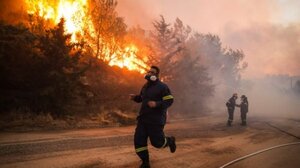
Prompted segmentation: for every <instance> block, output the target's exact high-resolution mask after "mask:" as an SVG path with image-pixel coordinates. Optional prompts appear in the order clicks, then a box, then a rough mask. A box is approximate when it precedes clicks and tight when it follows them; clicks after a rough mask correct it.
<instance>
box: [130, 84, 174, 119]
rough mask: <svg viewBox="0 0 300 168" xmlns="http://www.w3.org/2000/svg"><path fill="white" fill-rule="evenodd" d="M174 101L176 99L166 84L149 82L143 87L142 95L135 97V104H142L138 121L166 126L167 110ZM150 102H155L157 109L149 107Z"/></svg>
mask: <svg viewBox="0 0 300 168" xmlns="http://www.w3.org/2000/svg"><path fill="white" fill-rule="evenodd" d="M173 100H174V98H173V96H172V95H171V92H170V89H169V88H168V86H167V85H166V84H164V83H162V82H161V81H160V80H156V81H155V82H147V83H146V84H145V85H144V86H143V88H142V90H141V92H140V95H137V96H135V97H134V101H135V102H137V103H142V105H141V108H140V111H139V116H138V117H137V119H138V121H141V122H143V123H148V124H158V125H164V124H166V112H167V108H168V107H170V106H171V105H172V103H173ZM149 101H155V102H156V107H154V108H151V107H149V106H148V102H149Z"/></svg>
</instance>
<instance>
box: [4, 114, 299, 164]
mask: <svg viewBox="0 0 300 168" xmlns="http://www.w3.org/2000/svg"><path fill="white" fill-rule="evenodd" d="M225 123H226V116H222V115H212V116H206V117H200V118H195V119H188V120H184V119H182V120H176V121H174V120H173V121H171V122H170V123H168V124H167V126H166V131H165V132H166V134H167V135H174V136H175V137H176V139H177V151H176V153H174V154H171V153H170V152H169V149H162V150H161V149H155V148H153V147H149V151H150V159H151V166H152V167H154V168H155V167H157V168H165V167H172V168H174V167H175V168H176V167H178V168H181V167H184V168H186V167H191V168H194V167H197V168H202V167H203V168H215V167H220V166H221V165H224V164H225V163H228V162H230V161H232V160H234V159H236V158H239V157H242V156H244V155H247V154H250V153H253V152H255V151H258V150H261V149H265V148H269V147H272V146H276V145H280V144H284V143H291V142H299V141H300V139H298V138H297V137H300V120H297V119H288V118H268V119H266V118H263V117H253V116H252V117H249V120H248V123H249V125H248V126H247V127H243V126H240V125H239V121H238V120H237V121H235V123H234V124H233V126H232V127H226V125H225ZM134 129H135V127H134V126H128V127H121V128H96V129H82V130H65V131H43V132H25V133H24V132H23V133H16V132H1V133H0V167H1V168H9V167H15V168H16V167H17V168H23V167H24V168H25V167H32V168H34V167H37V168H43V167H45V168H50V167H55V168H56V167H57V168H65V167H74V168H78V167H79V168H83V167H101V168H102V167H128V168H132V167H138V166H139V164H140V161H139V159H138V158H137V156H136V155H135V153H134V148H133V132H134ZM292 135H294V136H292ZM149 144H150V143H149ZM299 156H300V145H294V146H291V147H289V146H287V147H283V148H280V149H274V150H272V151H268V152H265V153H262V154H259V155H255V156H253V157H250V158H247V159H245V160H242V161H240V162H238V163H235V164H233V165H230V166H228V167H229V168H239V167H242V168H244V167H246V168H247V167H249V168H250V167H257V168H259V167H264V168H265V167H266V168H268V167H270V168H271V167H272V168H276V167H288V168H294V167H295V168H299V167H300V159H299Z"/></svg>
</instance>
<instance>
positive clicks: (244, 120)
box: [241, 112, 247, 125]
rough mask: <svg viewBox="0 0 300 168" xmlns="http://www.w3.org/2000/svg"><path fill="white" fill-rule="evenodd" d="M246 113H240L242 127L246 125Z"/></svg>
mask: <svg viewBox="0 0 300 168" xmlns="http://www.w3.org/2000/svg"><path fill="white" fill-rule="evenodd" d="M246 115H247V113H246V112H242V113H241V118H242V125H247V121H246V117H247V116H246Z"/></svg>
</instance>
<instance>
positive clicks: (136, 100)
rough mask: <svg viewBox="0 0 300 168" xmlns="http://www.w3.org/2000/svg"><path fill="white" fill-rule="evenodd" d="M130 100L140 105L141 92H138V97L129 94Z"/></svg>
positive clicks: (141, 99)
mask: <svg viewBox="0 0 300 168" xmlns="http://www.w3.org/2000/svg"><path fill="white" fill-rule="evenodd" d="M129 96H130V99H131V100H133V101H135V102H137V103H140V102H142V101H143V97H142V91H141V92H140V94H139V95H135V94H130V95H129Z"/></svg>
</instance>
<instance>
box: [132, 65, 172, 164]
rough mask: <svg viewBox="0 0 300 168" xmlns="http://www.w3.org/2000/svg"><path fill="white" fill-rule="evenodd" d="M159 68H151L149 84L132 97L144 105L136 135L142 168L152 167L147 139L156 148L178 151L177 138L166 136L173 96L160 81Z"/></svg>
mask: <svg viewBox="0 0 300 168" xmlns="http://www.w3.org/2000/svg"><path fill="white" fill-rule="evenodd" d="M159 71H160V70H159V68H158V67H157V66H151V68H150V70H149V71H148V72H147V74H146V76H145V79H146V80H147V83H146V84H145V85H144V86H143V87H142V89H141V92H140V94H139V95H134V94H131V95H130V99H131V100H133V101H135V102H137V103H142V104H141V108H140V111H139V115H138V117H137V126H136V129H135V133H134V146H135V151H136V154H137V155H138V156H139V157H140V159H141V160H142V164H141V166H140V167H141V168H145V167H150V164H149V152H148V147H147V139H148V137H149V138H150V141H151V144H152V146H154V147H156V148H165V147H167V146H168V147H169V148H170V151H171V153H174V152H175V150H176V144H175V138H174V137H173V136H171V137H167V136H165V134H164V126H165V124H166V113H167V109H168V107H170V106H171V105H172V103H173V99H174V98H173V96H172V94H171V92H170V90H169V88H168V86H167V85H166V84H164V83H163V82H161V81H160V80H159V78H158V77H159Z"/></svg>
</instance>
